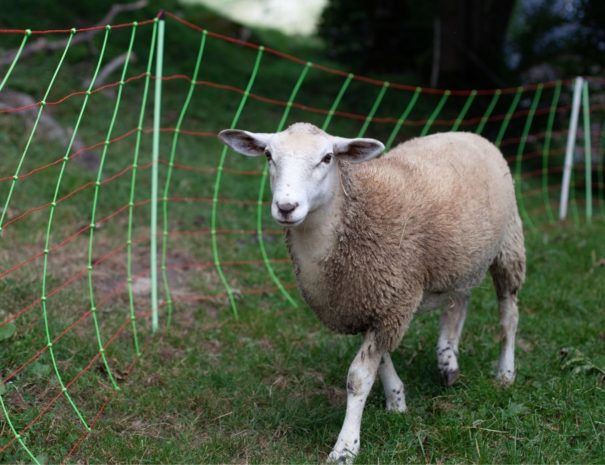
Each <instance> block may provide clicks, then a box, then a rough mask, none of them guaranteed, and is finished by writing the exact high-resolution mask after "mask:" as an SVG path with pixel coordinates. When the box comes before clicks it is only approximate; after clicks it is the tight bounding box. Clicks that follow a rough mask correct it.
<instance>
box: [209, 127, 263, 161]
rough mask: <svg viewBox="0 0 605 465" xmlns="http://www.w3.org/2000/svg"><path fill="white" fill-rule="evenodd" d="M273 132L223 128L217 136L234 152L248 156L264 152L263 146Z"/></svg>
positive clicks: (256, 155) (255, 155)
mask: <svg viewBox="0 0 605 465" xmlns="http://www.w3.org/2000/svg"><path fill="white" fill-rule="evenodd" d="M272 135H273V134H265V133H260V132H257V133H255V132H248V131H242V130H241V129H224V130H223V131H221V132H219V133H218V138H219V139H220V140H222V141H223V142H224V143H225V144H227V145H228V146H229V147H231V148H232V149H233V150H235V151H236V152H239V153H241V154H243V155H247V156H249V157H258V156H259V155H262V154H263V153H264V152H265V147H267V144H268V143H269V139H271V136H272Z"/></svg>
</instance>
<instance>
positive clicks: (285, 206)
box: [276, 202, 298, 216]
mask: <svg viewBox="0 0 605 465" xmlns="http://www.w3.org/2000/svg"><path fill="white" fill-rule="evenodd" d="M276 205H277V209H278V210H279V212H280V213H281V214H282V215H284V216H286V215H289V214H290V213H292V212H293V211H294V210H295V209H296V207H298V202H296V203H290V202H287V203H279V202H276Z"/></svg>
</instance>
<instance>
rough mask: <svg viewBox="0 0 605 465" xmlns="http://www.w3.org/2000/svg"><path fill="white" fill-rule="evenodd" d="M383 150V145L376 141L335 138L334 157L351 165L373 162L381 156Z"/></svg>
mask: <svg viewBox="0 0 605 465" xmlns="http://www.w3.org/2000/svg"><path fill="white" fill-rule="evenodd" d="M383 150H384V145H383V143H382V142H380V141H377V140H376V139H360V138H358V139H346V138H344V137H334V155H336V156H339V157H341V158H342V159H344V160H347V161H350V162H351V163H361V162H364V161H367V160H371V159H372V158H375V157H377V156H378V155H380V154H381V153H382V152H383Z"/></svg>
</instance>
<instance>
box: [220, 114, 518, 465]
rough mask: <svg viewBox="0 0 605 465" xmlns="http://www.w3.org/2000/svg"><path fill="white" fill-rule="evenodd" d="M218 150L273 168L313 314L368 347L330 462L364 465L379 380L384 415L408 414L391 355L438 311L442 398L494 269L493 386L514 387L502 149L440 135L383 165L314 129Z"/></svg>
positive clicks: (359, 359)
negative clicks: (496, 344) (359, 460)
mask: <svg viewBox="0 0 605 465" xmlns="http://www.w3.org/2000/svg"><path fill="white" fill-rule="evenodd" d="M219 137H220V139H221V140H222V141H223V142H225V143H226V144H228V145H229V146H231V147H232V148H233V149H235V150H236V151H238V152H240V153H242V154H244V155H248V156H259V155H262V154H264V155H266V157H267V159H268V163H269V172H270V179H271V188H272V191H273V200H272V202H271V213H272V216H273V218H274V219H275V220H276V221H277V222H278V223H279V224H281V225H283V226H284V227H286V228H287V229H286V240H287V244H288V248H289V251H290V255H291V257H292V260H293V262H294V266H295V271H296V277H297V281H298V285H299V288H300V290H301V293H302V295H303V297H304V299H305V301H306V302H307V303H308V304H309V306H310V307H311V308H312V309H313V310H314V311H315V313H316V314H317V316H318V317H319V319H320V320H321V321H322V322H323V323H324V324H326V325H327V326H328V327H329V328H331V329H332V330H334V331H337V332H340V333H364V340H363V343H362V346H361V348H360V349H359V352H358V353H357V355H356V356H355V359H354V360H353V362H352V364H351V366H350V368H349V373H348V378H347V410H346V416H345V420H344V424H343V427H342V430H341V432H340V435H339V436H338V440H337V441H336V445H335V446H334V448H333V450H332V452H331V453H330V455H329V457H328V459H329V460H330V461H345V462H350V461H351V460H352V459H353V458H354V457H355V455H357V453H358V452H359V447H360V440H359V434H360V427H361V416H362V413H363V408H364V405H365V401H366V399H367V396H368V394H369V392H370V389H371V387H372V385H373V383H374V380H375V377H376V373H377V372H378V374H379V376H380V379H381V380H382V383H383V386H384V391H385V395H386V408H387V409H388V410H394V411H398V412H404V411H405V410H406V403H405V396H404V388H403V383H402V382H401V380H400V379H399V376H398V375H397V373H396V372H395V368H394V367H393V363H392V362H391V358H390V352H392V351H393V350H394V349H395V348H396V347H397V345H398V344H399V342H400V341H401V338H402V337H403V335H404V333H405V332H406V330H407V328H408V326H409V324H410V320H411V319H412V317H413V315H414V314H415V313H416V312H417V311H421V310H428V309H433V308H436V307H441V306H442V307H443V308H444V311H443V314H442V316H441V323H440V335H439V340H438V344H437V357H438V368H439V371H440V374H441V379H442V381H443V382H444V383H445V384H446V385H451V384H452V383H453V382H454V381H455V380H456V379H457V378H458V374H459V371H458V360H457V357H458V342H459V340H460V334H461V331H462V326H463V324H464V320H465V318H466V311H467V305H468V302H469V297H470V292H471V290H472V288H474V287H476V286H477V285H478V284H479V283H480V282H481V280H482V279H483V277H484V275H485V273H486V271H487V270H488V269H489V270H490V272H491V275H492V278H493V281H494V284H495V288H496V294H497V297H498V302H499V309H500V322H501V325H502V330H503V345H502V351H501V355H500V360H499V365H498V370H497V379H498V380H499V381H500V382H502V383H503V384H508V383H512V382H513V380H514V376H515V365H514V344H515V333H516V330H517V322H518V310H517V292H518V291H519V288H520V286H521V284H522V283H523V280H524V276H525V249H524V245H523V229H522V224H521V220H520V218H519V214H518V210H517V205H516V201H515V193H514V187H513V182H512V177H511V174H510V170H509V168H508V166H507V164H506V162H505V160H504V158H503V156H502V154H501V153H500V151H499V150H498V149H497V148H496V147H495V146H494V145H492V144H491V143H490V142H488V141H487V140H485V139H483V138H482V137H480V136H477V135H474V134H471V133H443V134H434V135H431V136H427V137H420V138H417V139H413V140H410V141H408V142H406V143H404V144H401V145H399V146H397V147H395V148H394V149H393V150H391V151H390V152H389V153H387V154H386V155H384V156H383V157H380V158H375V157H377V156H378V155H379V154H380V153H381V152H382V151H383V150H384V146H383V144H382V143H380V142H379V141H377V140H374V139H361V138H357V139H345V138H342V137H334V136H331V135H329V134H327V133H325V132H324V131H322V130H320V129H318V128H316V127H315V126H313V125H311V124H307V123H297V124H294V125H292V126H290V127H289V128H288V129H286V130H285V131H282V132H279V133H275V134H266V133H252V132H248V131H242V130H235V129H227V130H224V131H222V132H221V133H220V134H219ZM371 159H373V160H372V161H368V160H371ZM361 162H366V163H361ZM358 163H360V164H358Z"/></svg>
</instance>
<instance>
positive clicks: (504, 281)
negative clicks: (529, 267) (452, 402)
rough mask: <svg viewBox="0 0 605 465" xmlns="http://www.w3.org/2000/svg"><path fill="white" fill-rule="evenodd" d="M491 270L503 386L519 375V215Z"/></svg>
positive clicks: (522, 258)
mask: <svg viewBox="0 0 605 465" xmlns="http://www.w3.org/2000/svg"><path fill="white" fill-rule="evenodd" d="M490 273H491V274H492V278H493V280H494V287H495V288H496V295H497V296H498V308H499V310H500V326H501V327H502V336H503V341H502V349H501V352H500V360H499V362H498V371H497V372H496V379H497V380H498V381H499V382H500V383H502V384H504V385H509V384H512V382H513V381H514V380H515V375H516V373H515V336H516V334H517V325H518V323H519V310H518V308H517V293H518V292H519V289H520V288H521V285H522V284H523V280H524V279H525V249H524V246H523V230H522V228H521V222H520V220H519V219H518V218H517V222H516V223H515V224H514V226H513V228H512V229H511V230H510V231H509V235H508V236H507V238H506V240H505V242H504V244H503V247H502V250H501V251H500V253H499V254H498V255H497V256H496V259H495V260H494V262H493V263H492V265H491V267H490Z"/></svg>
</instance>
